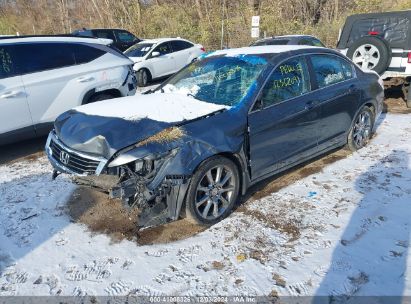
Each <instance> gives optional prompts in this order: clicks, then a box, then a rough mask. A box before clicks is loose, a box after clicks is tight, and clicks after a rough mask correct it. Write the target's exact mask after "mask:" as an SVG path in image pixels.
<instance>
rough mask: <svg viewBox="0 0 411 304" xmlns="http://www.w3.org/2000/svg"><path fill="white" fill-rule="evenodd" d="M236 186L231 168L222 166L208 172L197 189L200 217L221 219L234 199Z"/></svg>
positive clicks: (196, 205) (197, 209) (197, 205)
mask: <svg viewBox="0 0 411 304" xmlns="http://www.w3.org/2000/svg"><path fill="white" fill-rule="evenodd" d="M235 184H236V181H235V175H234V173H233V172H232V170H231V169H230V168H229V167H227V166H223V165H221V166H216V167H213V168H211V169H210V170H208V171H207V172H206V173H205V174H204V175H203V177H202V178H201V179H200V182H199V183H198V186H197V189H196V195H195V197H196V201H195V208H196V211H197V213H198V215H199V216H200V217H202V218H203V219H206V220H214V219H216V218H218V217H220V216H221V215H222V214H223V213H224V212H225V210H226V209H227V208H228V207H229V206H230V204H231V203H232V200H233V199H234V191H235Z"/></svg>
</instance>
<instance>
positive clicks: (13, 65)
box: [0, 44, 34, 142]
mask: <svg viewBox="0 0 411 304" xmlns="http://www.w3.org/2000/svg"><path fill="white" fill-rule="evenodd" d="M20 63H21V62H19V60H18V57H17V56H16V53H15V49H14V46H11V45H7V44H6V45H0V142H6V141H8V139H7V138H6V137H10V139H12V138H11V137H18V136H24V137H31V136H33V135H34V128H33V126H32V124H33V123H32V119H31V115H30V111H29V107H28V103H27V99H26V96H27V94H26V91H25V88H24V85H23V82H22V78H21V75H20V74H21V72H20ZM6 133H8V134H6Z"/></svg>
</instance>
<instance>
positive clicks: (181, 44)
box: [170, 40, 193, 52]
mask: <svg viewBox="0 0 411 304" xmlns="http://www.w3.org/2000/svg"><path fill="white" fill-rule="evenodd" d="M170 43H171V47H172V49H173V52H178V51H182V50H185V49H189V48H191V47H192V46H193V44H191V43H190V42H187V41H183V40H173V41H171V42H170Z"/></svg>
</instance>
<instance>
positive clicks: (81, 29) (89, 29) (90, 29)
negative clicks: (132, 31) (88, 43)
mask: <svg viewBox="0 0 411 304" xmlns="http://www.w3.org/2000/svg"><path fill="white" fill-rule="evenodd" d="M103 30H108V31H126V32H129V31H128V30H126V29H123V28H116V27H113V28H104V27H93V28H80V29H77V30H75V31H74V32H85V31H103Z"/></svg>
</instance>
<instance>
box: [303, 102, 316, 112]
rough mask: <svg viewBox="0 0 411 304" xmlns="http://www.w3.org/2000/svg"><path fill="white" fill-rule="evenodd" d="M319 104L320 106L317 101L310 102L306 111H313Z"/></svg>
mask: <svg viewBox="0 0 411 304" xmlns="http://www.w3.org/2000/svg"><path fill="white" fill-rule="evenodd" d="M317 104H318V102H317V101H308V102H307V103H306V104H305V109H306V110H311V109H312V108H314V107H315V106H316V105H317Z"/></svg>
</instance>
